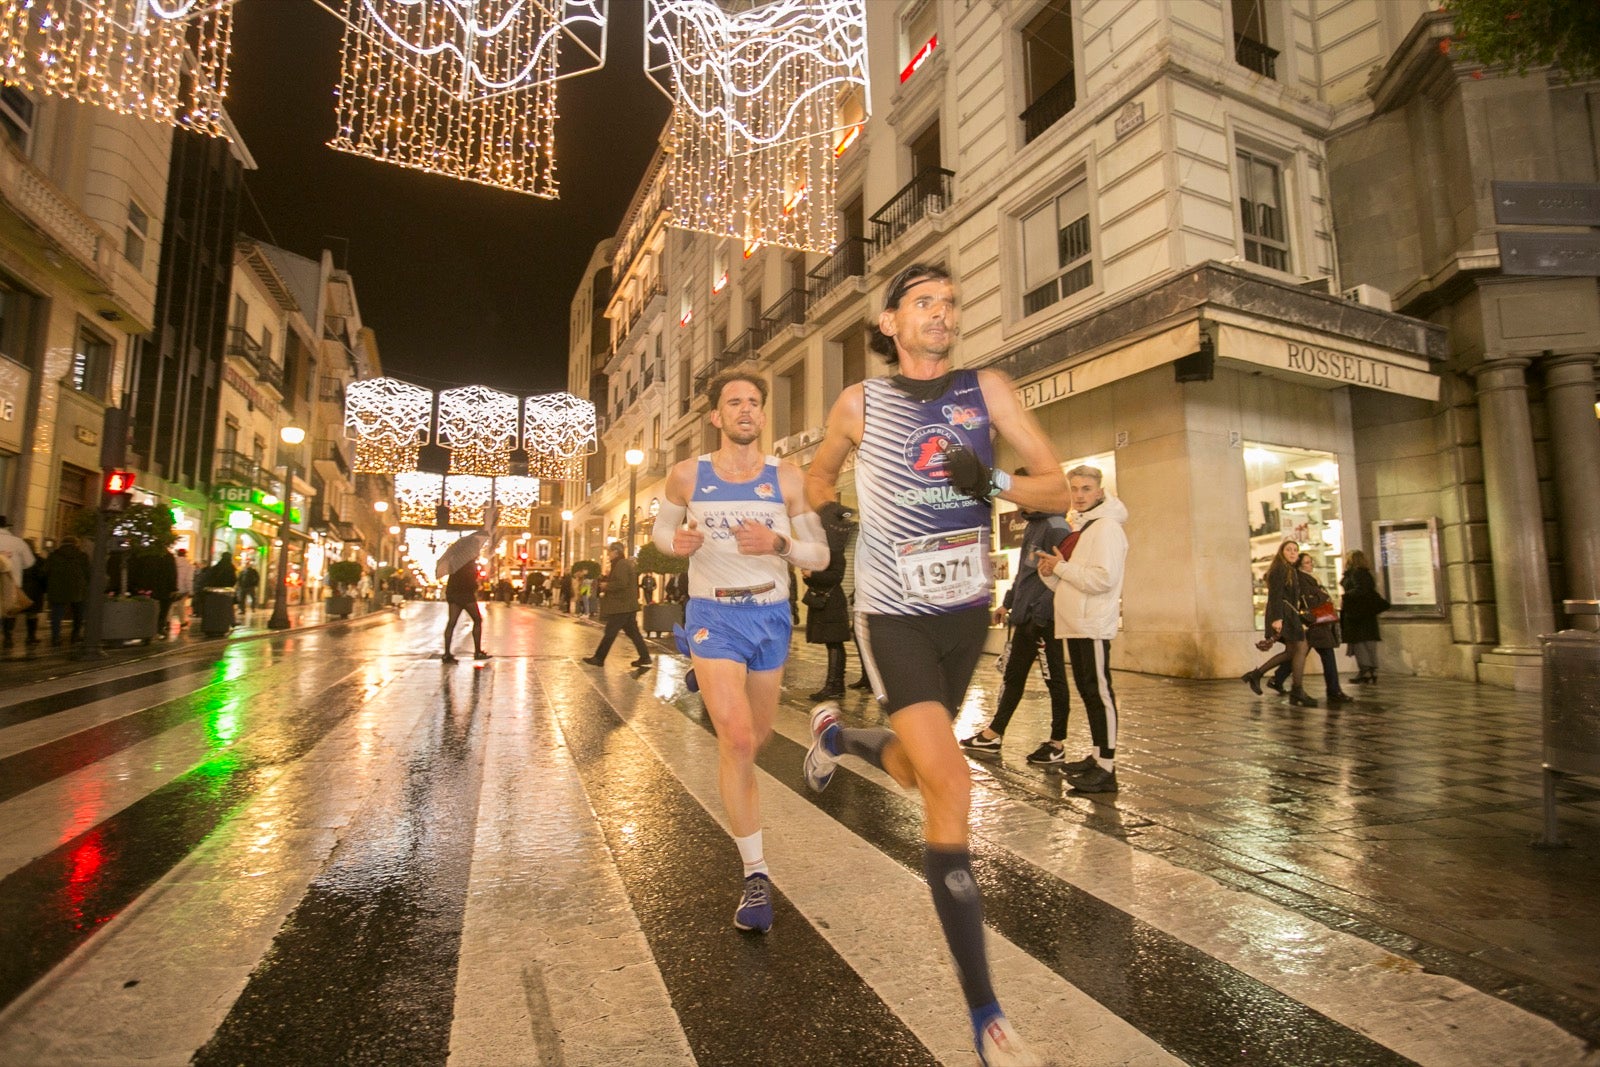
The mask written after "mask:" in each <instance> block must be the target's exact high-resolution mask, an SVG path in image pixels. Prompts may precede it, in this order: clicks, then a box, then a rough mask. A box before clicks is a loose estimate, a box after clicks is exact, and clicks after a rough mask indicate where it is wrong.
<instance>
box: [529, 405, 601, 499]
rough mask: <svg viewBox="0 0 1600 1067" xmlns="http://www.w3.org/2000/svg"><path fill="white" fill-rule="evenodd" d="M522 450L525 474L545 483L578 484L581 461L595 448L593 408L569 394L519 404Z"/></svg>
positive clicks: (596, 445)
mask: <svg viewBox="0 0 1600 1067" xmlns="http://www.w3.org/2000/svg"><path fill="white" fill-rule="evenodd" d="M522 427H523V448H525V449H526V450H527V453H528V473H529V474H531V475H534V476H536V477H539V478H543V479H545V480H547V481H563V482H578V481H582V480H583V478H584V459H585V458H586V457H588V456H591V455H593V454H594V451H595V449H597V448H598V447H599V434H598V432H597V430H596V427H595V413H594V405H593V404H591V403H590V402H589V401H587V400H584V399H582V398H580V397H576V396H573V395H572V394H571V393H545V394H543V395H541V396H530V397H528V398H527V399H526V400H525V401H523V418H522Z"/></svg>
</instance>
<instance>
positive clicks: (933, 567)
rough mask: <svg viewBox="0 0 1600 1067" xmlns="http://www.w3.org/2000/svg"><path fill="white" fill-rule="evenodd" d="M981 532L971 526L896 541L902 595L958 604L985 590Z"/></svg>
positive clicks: (896, 559) (934, 601)
mask: <svg viewBox="0 0 1600 1067" xmlns="http://www.w3.org/2000/svg"><path fill="white" fill-rule="evenodd" d="M982 533H983V531H982V530H981V529H980V528H978V527H976V526H974V527H973V528H972V529H970V530H952V531H950V532H948V533H938V534H929V535H928V536H926V537H913V538H908V539H907V540H904V541H896V542H895V544H894V552H895V564H896V566H898V568H899V570H900V586H901V588H902V589H903V590H904V591H905V594H906V596H907V597H908V598H909V599H912V600H920V601H922V602H923V603H926V604H960V603H964V602H965V601H968V600H975V599H977V598H978V597H979V596H981V595H982V594H984V593H985V592H987V591H988V588H989V576H988V575H987V574H985V573H984V567H983V564H984V556H983V538H982Z"/></svg>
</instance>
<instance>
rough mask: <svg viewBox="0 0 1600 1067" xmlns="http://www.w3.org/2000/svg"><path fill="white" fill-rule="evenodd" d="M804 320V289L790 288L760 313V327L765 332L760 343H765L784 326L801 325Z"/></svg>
mask: <svg viewBox="0 0 1600 1067" xmlns="http://www.w3.org/2000/svg"><path fill="white" fill-rule="evenodd" d="M805 321H806V290H804V289H790V290H789V291H788V292H786V293H784V294H783V295H782V296H780V297H778V299H777V300H775V301H773V302H772V303H771V304H769V305H768V306H767V310H765V311H763V312H762V313H761V327H762V329H763V331H764V332H765V333H766V336H765V337H763V338H762V341H761V343H762V344H766V343H767V342H768V341H770V340H772V339H773V338H774V337H776V336H777V335H778V334H780V333H782V332H783V330H784V329H785V328H786V327H789V326H799V325H803V324H804V323H805Z"/></svg>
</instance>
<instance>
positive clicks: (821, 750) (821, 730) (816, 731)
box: [805, 700, 839, 793]
mask: <svg viewBox="0 0 1600 1067" xmlns="http://www.w3.org/2000/svg"><path fill="white" fill-rule="evenodd" d="M838 728H839V705H838V704H836V703H834V702H833V701H831V700H830V701H827V702H826V703H823V704H818V705H817V706H816V707H815V708H813V709H811V747H810V748H809V749H807V750H806V763H805V772H806V785H808V786H810V787H811V791H812V792H813V793H820V792H822V791H823V790H824V789H826V788H828V783H829V782H831V781H833V770H834V768H835V767H837V766H838V765H839V757H838V756H835V755H833V754H832V753H830V752H829V751H828V750H827V748H826V747H824V745H823V743H822V737H823V735H824V734H826V733H827V732H828V731H829V730H837V729H838Z"/></svg>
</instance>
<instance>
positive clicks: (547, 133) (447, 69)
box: [328, 0, 606, 198]
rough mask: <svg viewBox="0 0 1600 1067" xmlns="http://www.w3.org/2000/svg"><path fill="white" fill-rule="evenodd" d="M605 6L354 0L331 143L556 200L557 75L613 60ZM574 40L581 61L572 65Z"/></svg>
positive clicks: (517, 0)
mask: <svg viewBox="0 0 1600 1067" xmlns="http://www.w3.org/2000/svg"><path fill="white" fill-rule="evenodd" d="M605 9H606V3H605V0H349V3H348V7H347V8H346V11H345V14H344V15H343V16H342V18H343V20H344V22H345V33H344V44H343V48H342V50H341V55H340V64H339V67H340V76H339V90H338V102H337V112H338V126H337V130H336V132H335V134H334V137H333V140H331V141H329V142H328V144H329V146H330V147H332V148H336V149H339V150H340V151H343V152H351V153H354V154H355V155H361V156H369V157H371V158H373V159H379V160H382V161H384V162H386V163H393V164H396V165H397V166H401V167H411V168H414V169H416V170H423V171H428V172H429V173H433V174H443V175H446V176H448V177H451V178H458V179H460V180H462V181H469V182H476V183H479V184H481V185H491V186H494V187H496V188H500V189H509V190H511V191H513V192H519V193H527V194H530V195H532V196H540V197H547V198H554V197H556V196H557V195H558V193H559V187H558V185H557V182H556V178H555V123H556V82H557V81H558V80H559V79H561V78H563V77H570V76H572V75H573V74H577V73H585V72H586V71H588V70H592V69H596V68H598V67H599V66H600V65H602V64H604V62H605V37H606V10H605ZM564 49H565V51H566V53H567V55H568V57H569V66H573V67H575V68H576V69H571V70H569V71H567V72H566V73H562V70H561V65H562V55H563V50H564ZM572 57H576V62H574V61H573V58H572ZM585 61H592V62H585Z"/></svg>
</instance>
